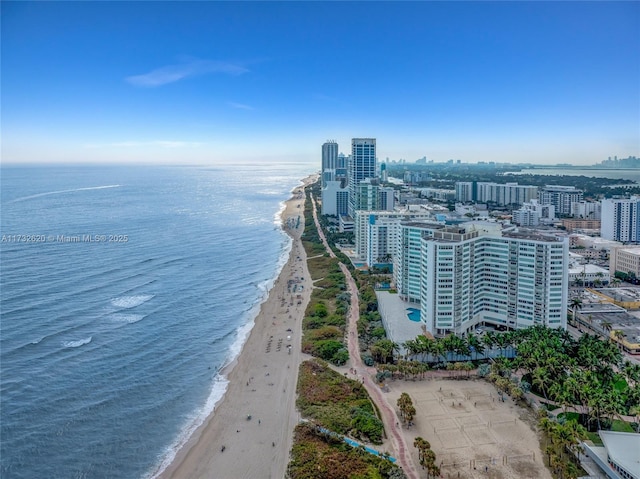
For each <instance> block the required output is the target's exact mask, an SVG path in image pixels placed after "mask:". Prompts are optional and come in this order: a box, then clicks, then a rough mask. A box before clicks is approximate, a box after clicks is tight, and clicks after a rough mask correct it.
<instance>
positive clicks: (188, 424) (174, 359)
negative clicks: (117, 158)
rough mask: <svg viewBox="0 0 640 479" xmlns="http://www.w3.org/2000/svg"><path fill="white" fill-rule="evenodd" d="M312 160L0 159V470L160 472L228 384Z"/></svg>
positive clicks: (21, 473) (23, 474)
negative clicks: (284, 212) (190, 163)
mask: <svg viewBox="0 0 640 479" xmlns="http://www.w3.org/2000/svg"><path fill="white" fill-rule="evenodd" d="M313 170H314V168H313V167H312V166H311V165H292V164H275V165H274V164H269V165H245V166H234V167H231V166H225V167H157V166H154V167H123V166H112V167H106V166H93V167H71V166H57V167H48V166H47V167H2V169H1V170H0V174H1V178H0V181H1V183H0V184H1V196H0V206H1V207H2V214H1V223H0V230H1V235H2V243H1V245H0V247H1V249H0V268H1V273H2V274H1V275H0V313H1V316H0V327H1V331H2V334H1V335H0V367H1V374H0V401H1V404H0V476H2V477H3V478H4V479H13V478H16V479H18V478H29V479H33V478H45V477H47V478H54V477H55V478H151V477H154V475H156V474H157V473H158V471H160V470H161V469H162V468H163V467H164V466H166V465H167V464H168V463H169V462H170V461H171V459H172V458H173V456H174V454H175V452H176V450H177V449H178V448H179V446H180V445H182V444H183V443H184V442H185V441H186V439H187V438H188V437H189V435H190V434H191V432H192V431H193V430H194V429H195V428H196V427H197V426H198V425H199V424H201V423H202V421H203V419H204V418H205V417H206V416H207V415H208V414H209V413H210V412H211V411H212V409H213V406H214V404H215V402H216V401H217V400H218V399H220V398H221V397H222V395H223V393H224V391H225V389H226V385H227V381H226V378H224V377H222V376H221V375H220V374H219V371H220V370H221V368H222V367H223V366H224V365H226V364H228V363H229V362H230V361H232V360H233V358H234V357H235V356H237V354H238V353H239V351H240V349H241V347H242V344H243V343H244V341H245V340H246V338H247V335H248V333H249V331H250V329H251V327H252V324H253V319H254V318H255V315H256V314H257V312H258V310H259V305H260V303H261V302H262V301H263V300H264V299H265V298H266V294H267V292H268V290H269V288H270V287H271V285H272V284H273V282H274V280H275V278H276V276H277V273H278V272H279V271H280V269H281V268H282V265H283V264H284V262H285V261H286V258H287V255H288V252H289V249H290V247H291V241H290V239H289V237H288V236H287V235H286V234H285V233H284V232H283V231H282V229H281V228H280V225H279V219H278V218H279V217H278V215H279V212H280V211H281V209H282V207H283V202H284V201H285V200H286V199H288V198H289V197H290V192H291V190H292V189H293V188H294V187H295V186H297V185H299V184H300V180H301V179H302V178H304V177H306V176H307V175H308V174H310V173H311V172H313Z"/></svg>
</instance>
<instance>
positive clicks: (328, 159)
mask: <svg viewBox="0 0 640 479" xmlns="http://www.w3.org/2000/svg"><path fill="white" fill-rule="evenodd" d="M337 168H338V143H336V142H335V141H327V142H326V143H323V145H322V187H323V188H324V186H325V185H326V181H334V180H335V179H336V178H335V176H336V169H337ZM325 171H330V172H332V173H330V174H329V176H325ZM325 177H326V178H327V179H326V180H325Z"/></svg>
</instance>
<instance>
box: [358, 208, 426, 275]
mask: <svg viewBox="0 0 640 479" xmlns="http://www.w3.org/2000/svg"><path fill="white" fill-rule="evenodd" d="M432 219H433V216H432V215H431V213H430V212H428V211H426V210H409V209H403V210H398V211H382V210H369V211H367V210H364V209H362V210H356V214H355V218H354V233H355V235H354V236H355V244H356V255H357V257H358V259H360V260H363V261H365V262H366V263H367V264H368V265H369V266H373V265H374V264H376V263H381V262H382V261H380V260H379V259H378V258H383V257H387V256H392V257H393V256H394V255H395V252H396V246H397V245H396V241H395V239H393V238H397V235H398V231H399V227H400V222H401V221H420V220H432ZM386 262H389V261H386Z"/></svg>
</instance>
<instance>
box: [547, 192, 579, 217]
mask: <svg viewBox="0 0 640 479" xmlns="http://www.w3.org/2000/svg"><path fill="white" fill-rule="evenodd" d="M582 195H583V192H582V190H578V189H576V187H575V186H560V185H547V186H545V187H544V188H542V189H541V190H540V192H539V193H538V199H539V200H540V204H541V205H553V206H555V209H556V214H559V215H570V214H571V204H572V203H577V202H580V201H582Z"/></svg>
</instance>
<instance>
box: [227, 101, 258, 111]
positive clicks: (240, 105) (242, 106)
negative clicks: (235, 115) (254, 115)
mask: <svg viewBox="0 0 640 479" xmlns="http://www.w3.org/2000/svg"><path fill="white" fill-rule="evenodd" d="M228 104H229V106H230V107H233V108H238V109H240V110H253V107H252V106H249V105H245V104H244V103H236V102H234V101H230V102H229V103H228Z"/></svg>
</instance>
